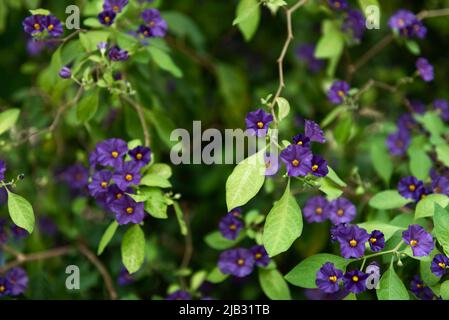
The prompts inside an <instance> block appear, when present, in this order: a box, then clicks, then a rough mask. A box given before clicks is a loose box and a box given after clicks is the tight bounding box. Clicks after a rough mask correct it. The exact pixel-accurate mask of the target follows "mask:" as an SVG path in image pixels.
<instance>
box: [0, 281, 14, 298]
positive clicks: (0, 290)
mask: <svg viewBox="0 0 449 320" xmlns="http://www.w3.org/2000/svg"><path fill="white" fill-rule="evenodd" d="M10 291H11V285H10V284H9V282H8V280H7V279H6V278H1V277H0V297H4V296H7V295H9V294H10V293H11V292H10Z"/></svg>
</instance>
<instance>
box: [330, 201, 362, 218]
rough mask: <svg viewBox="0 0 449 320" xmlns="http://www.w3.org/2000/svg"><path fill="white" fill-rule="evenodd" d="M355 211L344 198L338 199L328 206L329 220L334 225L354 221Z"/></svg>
mask: <svg viewBox="0 0 449 320" xmlns="http://www.w3.org/2000/svg"><path fill="white" fill-rule="evenodd" d="M356 214H357V210H356V208H355V206H354V205H353V204H352V202H351V201H349V200H348V199H346V198H343V197H340V198H338V199H336V200H333V201H332V202H331V203H330V204H329V219H330V220H331V222H332V223H333V224H335V225H337V224H340V223H348V222H351V221H352V220H354V218H355V215H356Z"/></svg>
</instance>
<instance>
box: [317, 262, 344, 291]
mask: <svg viewBox="0 0 449 320" xmlns="http://www.w3.org/2000/svg"><path fill="white" fill-rule="evenodd" d="M342 278H343V272H342V271H341V270H338V269H335V266H334V264H333V263H331V262H326V263H325V264H323V266H322V267H321V268H320V269H319V270H318V271H317V273H316V280H315V284H316V286H317V287H318V288H319V289H320V290H321V291H323V292H326V293H336V292H337V291H338V290H340V287H339V282H340V280H341V279H342Z"/></svg>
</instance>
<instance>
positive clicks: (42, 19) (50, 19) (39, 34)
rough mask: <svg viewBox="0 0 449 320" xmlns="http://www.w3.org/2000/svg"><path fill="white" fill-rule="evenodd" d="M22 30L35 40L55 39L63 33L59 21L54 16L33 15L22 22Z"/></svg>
mask: <svg viewBox="0 0 449 320" xmlns="http://www.w3.org/2000/svg"><path fill="white" fill-rule="evenodd" d="M22 25H23V30H24V31H25V32H26V33H27V34H29V35H30V36H31V37H33V38H35V39H45V38H57V37H59V36H61V35H62V34H63V33H64V30H63V28H62V23H61V21H59V20H58V18H56V17H55V16H54V15H51V14H48V15H45V14H33V15H31V16H29V17H26V18H25V20H23V22H22Z"/></svg>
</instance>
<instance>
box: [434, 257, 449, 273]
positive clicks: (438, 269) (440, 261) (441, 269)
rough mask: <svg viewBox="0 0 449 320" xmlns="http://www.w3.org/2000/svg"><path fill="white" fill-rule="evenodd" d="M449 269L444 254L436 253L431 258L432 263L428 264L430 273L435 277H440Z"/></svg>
mask: <svg viewBox="0 0 449 320" xmlns="http://www.w3.org/2000/svg"><path fill="white" fill-rule="evenodd" d="M448 267H449V258H448V257H446V256H445V255H444V254H441V253H438V254H436V255H435V257H433V259H432V263H431V264H430V271H432V273H433V274H434V275H436V276H437V277H442V276H443V275H444V274H445V273H446V272H447V268H448Z"/></svg>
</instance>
